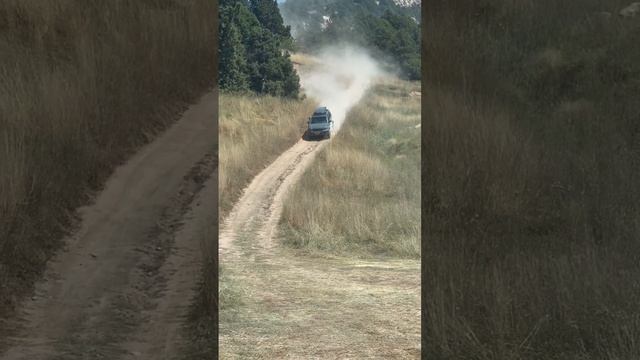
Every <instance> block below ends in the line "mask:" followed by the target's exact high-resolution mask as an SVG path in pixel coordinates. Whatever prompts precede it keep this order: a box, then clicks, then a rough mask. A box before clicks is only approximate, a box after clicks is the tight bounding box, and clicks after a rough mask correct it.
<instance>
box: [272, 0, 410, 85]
mask: <svg viewBox="0 0 640 360" xmlns="http://www.w3.org/2000/svg"><path fill="white" fill-rule="evenodd" d="M281 6H282V13H283V14H284V16H285V18H286V19H287V21H288V22H289V23H291V24H292V26H293V27H294V32H295V36H296V43H297V45H298V46H299V47H300V48H302V49H304V50H305V51H311V52H312V51H313V50H314V49H317V48H319V47H322V46H324V45H328V44H331V43H334V42H335V41H336V39H340V40H347V41H350V42H354V43H356V44H359V45H362V46H365V47H367V48H370V49H372V50H373V51H374V54H375V55H376V56H378V57H379V58H381V59H384V60H388V61H387V62H388V63H390V64H392V66H395V67H396V68H398V70H399V71H400V73H401V74H402V75H404V77H406V78H408V79H412V80H417V79H420V23H419V19H420V7H419V6H414V7H408V8H405V7H399V6H397V5H395V3H394V2H393V1H392V0H379V1H367V0H353V1H336V0H305V1H301V0H287V1H286V2H285V3H284V4H282V5H281ZM323 16H327V17H329V19H330V20H329V21H326V20H324V19H323Z"/></svg>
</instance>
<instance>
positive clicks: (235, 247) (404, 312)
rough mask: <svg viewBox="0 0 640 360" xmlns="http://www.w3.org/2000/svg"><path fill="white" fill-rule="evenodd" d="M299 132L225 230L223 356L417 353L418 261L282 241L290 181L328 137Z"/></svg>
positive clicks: (222, 250) (393, 355) (339, 356)
mask: <svg viewBox="0 0 640 360" xmlns="http://www.w3.org/2000/svg"><path fill="white" fill-rule="evenodd" d="M327 143H328V142H327V141H323V142H307V141H304V140H300V141H299V142H298V143H296V144H295V145H294V146H293V147H291V148H290V149H289V150H287V151H286V152H284V153H283V154H282V155H281V156H280V157H279V158H278V159H276V160H275V161H274V162H273V163H272V164H271V165H270V166H268V167H267V168H266V169H265V170H263V171H262V172H261V173H260V174H259V175H258V176H256V178H255V179H254V180H253V181H252V182H251V184H250V185H249V186H248V187H247V188H246V189H245V191H244V194H243V196H242V197H241V198H240V199H239V201H238V202H237V203H236V205H235V206H234V208H233V209H232V210H231V213H230V214H229V216H228V217H227V219H226V221H225V222H224V223H223V227H222V228H221V231H220V238H219V241H220V248H219V252H220V261H221V265H220V266H221V271H222V273H221V278H220V289H221V308H220V337H219V344H220V358H221V359H245V358H251V359H285V358H286V359H364V358H367V359H370V358H380V359H410V358H414V359H417V358H419V356H420V301H419V300H420V295H419V294H420V271H419V269H420V264H419V262H417V261H410V260H397V261H396V260H394V261H391V260H389V261H362V260H356V259H349V258H315V257H314V258H312V257H308V256H301V255H300V254H297V253H295V252H293V251H291V250H287V249H286V248H283V247H280V246H278V241H277V238H278V236H279V234H278V233H277V224H278V221H279V219H280V215H281V211H282V205H283V201H284V199H285V197H286V195H287V192H288V190H289V189H290V187H291V185H293V184H294V183H295V182H296V181H297V180H298V178H299V177H300V176H301V175H302V174H303V172H304V169H305V168H306V167H307V166H309V164H310V163H311V162H312V160H313V157H314V156H315V155H316V154H317V153H318V151H319V150H321V149H322V147H323V146H326V145H327Z"/></svg>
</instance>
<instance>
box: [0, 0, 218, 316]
mask: <svg viewBox="0 0 640 360" xmlns="http://www.w3.org/2000/svg"><path fill="white" fill-rule="evenodd" d="M215 11H216V8H215V4H214V3H212V2H210V1H191V2H188V4H187V3H184V2H179V1H171V0H163V1H161V0H146V1H125V0H119V1H97V0H89V1H73V0H56V1H38V0H20V1H18V0H6V1H2V2H1V3H0V53H1V54H2V56H1V57H0V309H2V310H0V314H2V313H3V312H4V310H10V309H11V308H12V306H13V305H14V304H15V302H16V301H17V300H18V299H19V297H20V296H21V295H22V294H24V293H25V292H26V291H28V289H29V288H30V284H31V283H32V281H33V280H34V279H35V278H36V277H37V276H38V273H39V272H40V271H41V269H42V267H43V265H44V263H45V262H46V260H47V259H48V258H49V257H50V256H51V254H52V253H53V251H54V250H55V249H56V248H57V247H58V246H59V245H60V239H61V238H62V235H63V234H64V233H65V232H66V231H68V230H69V228H70V225H71V224H72V223H73V209H75V208H76V207H77V206H79V205H82V204H85V203H87V201H88V200H89V198H90V194H91V193H92V191H95V190H96V189H99V188H100V186H101V184H102V183H103V181H104V180H105V178H106V177H107V176H108V175H109V174H110V173H111V171H112V169H113V168H114V166H115V165H117V164H118V163H120V162H122V161H123V160H124V159H125V158H126V156H127V155H128V154H130V153H132V151H133V150H134V149H135V148H137V147H138V146H140V145H141V144H144V143H146V142H148V141H149V139H150V138H152V137H153V136H154V134H155V133H157V132H158V131H159V130H161V129H163V128H164V127H166V125H167V124H169V123H170V122H172V121H174V120H175V119H177V117H178V116H179V113H180V112H181V111H182V110H183V109H184V107H185V106H186V105H187V104H188V102H191V101H193V100H194V99H196V97H197V96H199V95H200V94H201V93H202V92H203V91H204V90H206V88H207V87H209V86H212V85H213V84H215V80H216V79H215V74H214V69H215V63H216V46H215V41H216V24H215V22H214V21H213V20H212V19H214V17H215V14H216V12H215Z"/></svg>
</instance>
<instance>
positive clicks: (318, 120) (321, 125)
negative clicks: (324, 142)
mask: <svg viewBox="0 0 640 360" xmlns="http://www.w3.org/2000/svg"><path fill="white" fill-rule="evenodd" d="M307 124H308V126H307V135H308V137H310V138H314V137H315V138H317V137H322V138H325V139H328V138H330V137H331V128H332V127H333V120H331V111H329V109H327V108H326V107H325V106H323V107H319V108H317V109H316V111H314V112H313V115H311V117H310V118H309V121H308V122H307Z"/></svg>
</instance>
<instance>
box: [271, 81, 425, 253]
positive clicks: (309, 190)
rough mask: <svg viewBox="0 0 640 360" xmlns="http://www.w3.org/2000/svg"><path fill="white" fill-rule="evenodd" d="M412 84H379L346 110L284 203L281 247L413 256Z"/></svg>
mask: <svg viewBox="0 0 640 360" xmlns="http://www.w3.org/2000/svg"><path fill="white" fill-rule="evenodd" d="M419 86H420V85H419V83H408V82H401V81H390V82H388V83H384V84H379V85H377V86H376V87H375V88H374V89H373V90H371V91H370V93H369V94H368V95H367V96H365V100H364V101H363V102H362V103H361V104H360V105H358V106H356V107H355V108H354V109H353V110H351V112H350V113H349V114H348V116H347V120H346V122H345V125H344V126H343V127H342V129H341V130H340V131H339V132H338V134H337V135H336V136H335V137H334V138H333V139H332V140H331V143H330V144H329V146H327V148H325V149H323V150H322V152H321V153H320V154H318V157H317V159H316V160H315V162H314V164H313V165H312V166H311V167H310V168H309V170H307V172H306V173H305V174H304V176H303V178H302V179H301V181H300V182H299V183H298V184H296V186H295V188H294V189H293V191H292V193H291V195H289V196H288V198H287V200H286V202H285V206H284V211H283V217H282V221H281V227H282V229H283V231H284V234H285V235H284V236H283V238H284V239H286V240H284V241H285V243H286V244H287V245H290V246H293V247H295V248H301V249H305V250H309V251H323V252H329V253H335V254H344V253H350V254H353V255H363V256H366V255H371V254H377V255H393V256H402V257H411V258H417V257H419V256H420V203H419V199H420V181H419V179H420V128H417V127H416V125H418V124H420V98H419V97H411V96H410V92H411V91H417V90H419Z"/></svg>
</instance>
